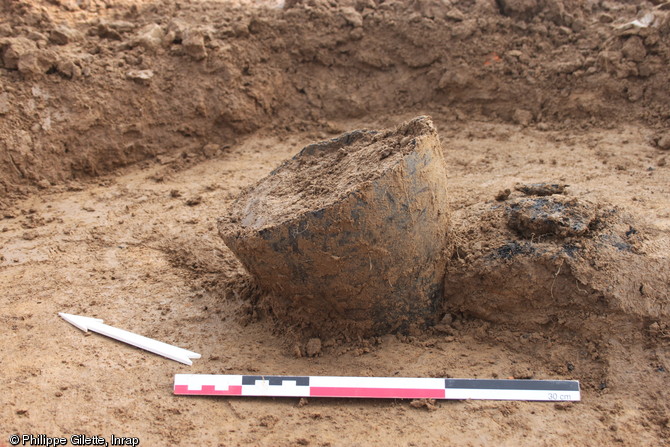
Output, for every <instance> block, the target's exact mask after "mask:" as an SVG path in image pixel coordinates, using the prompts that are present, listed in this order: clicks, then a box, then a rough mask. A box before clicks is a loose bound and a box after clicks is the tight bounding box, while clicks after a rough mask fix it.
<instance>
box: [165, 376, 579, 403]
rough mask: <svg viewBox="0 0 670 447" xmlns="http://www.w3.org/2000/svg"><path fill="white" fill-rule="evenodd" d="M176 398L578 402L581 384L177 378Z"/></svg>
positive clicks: (497, 380)
mask: <svg viewBox="0 0 670 447" xmlns="http://www.w3.org/2000/svg"><path fill="white" fill-rule="evenodd" d="M174 394H179V395H203V396H275V397H277V396H281V397H361V398H387V399H425V398H431V399H487V400H535V401H578V400H580V397H581V396H580V389H579V382H578V381H577V380H513V379H510V380H501V379H439V378H429V377H424V378H420V377H417V378H412V377H345V376H246V375H223V374H176V375H175V377H174Z"/></svg>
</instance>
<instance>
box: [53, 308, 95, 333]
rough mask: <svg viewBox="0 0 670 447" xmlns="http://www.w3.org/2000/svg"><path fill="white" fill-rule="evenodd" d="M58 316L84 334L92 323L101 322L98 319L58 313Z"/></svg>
mask: <svg viewBox="0 0 670 447" xmlns="http://www.w3.org/2000/svg"><path fill="white" fill-rule="evenodd" d="M58 315H60V316H61V318H63V319H64V320H65V321H67V322H68V323H70V324H71V325H73V326H74V327H76V328H78V329H81V330H82V331H84V332H88V327H89V326H90V325H91V324H92V323H102V322H103V320H101V319H99V318H91V317H82V316H81V315H72V314H66V313H65V312H58Z"/></svg>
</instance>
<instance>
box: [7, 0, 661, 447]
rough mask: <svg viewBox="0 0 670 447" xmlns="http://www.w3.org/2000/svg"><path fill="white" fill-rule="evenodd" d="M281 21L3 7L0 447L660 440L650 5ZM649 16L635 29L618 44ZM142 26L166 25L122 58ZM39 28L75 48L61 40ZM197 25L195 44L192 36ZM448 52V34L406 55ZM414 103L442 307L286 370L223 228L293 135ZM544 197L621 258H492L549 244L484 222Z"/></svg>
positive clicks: (301, 345) (228, 13)
mask: <svg viewBox="0 0 670 447" xmlns="http://www.w3.org/2000/svg"><path fill="white" fill-rule="evenodd" d="M294 3H296V2H287V5H285V6H286V9H279V8H277V7H276V5H275V4H274V3H264V4H260V2H259V3H256V4H254V5H248V4H244V3H233V2H200V1H194V2H181V3H179V4H177V3H176V2H130V1H128V2H125V1H124V2H113V1H107V2H104V1H95V0H92V1H89V2H74V1H73V2H68V1H64V0H59V1H53V2H46V1H45V2H34V3H28V2H22V1H4V2H1V3H0V5H2V6H0V8H1V10H2V11H3V14H4V16H0V19H2V20H0V22H1V23H0V25H1V26H2V27H1V28H0V36H3V37H2V38H1V39H2V40H1V41H0V49H1V51H0V53H2V54H3V55H4V57H3V68H0V79H1V80H2V84H1V89H0V113H2V115H1V116H0V133H1V134H2V136H3V140H2V142H0V166H1V167H2V168H1V170H0V191H3V192H4V193H3V195H1V196H0V205H1V206H0V208H1V209H2V216H3V217H2V220H0V305H1V306H2V308H3V310H4V311H3V312H2V315H1V316H0V328H1V329H2V333H3V334H5V335H4V336H3V337H1V338H0V371H1V373H0V377H2V380H3V383H4V384H5V388H4V395H3V398H2V400H1V401H2V404H3V405H2V406H1V407H0V421H1V422H0V435H1V436H2V437H1V438H0V446H4V445H8V443H7V439H8V436H9V435H10V434H12V433H33V434H39V433H44V434H47V435H49V436H67V437H69V436H71V435H74V434H80V433H83V434H87V435H96V434H97V435H101V436H104V437H106V438H109V436H110V435H111V434H115V435H117V436H137V437H139V438H140V440H141V442H142V444H141V445H169V444H174V445H185V446H187V445H205V446H210V445H211V446H218V445H225V446H228V445H296V444H298V445H316V446H326V445H332V446H339V445H455V446H478V445H515V446H516V445H528V446H531V445H532V446H536V445H546V446H549V445H551V446H574V445H594V444H595V445H645V446H647V445H648V446H660V445H665V444H667V443H668V442H670V405H669V403H668V402H670V393H669V392H668V389H667V382H668V379H669V376H668V369H669V368H670V318H669V315H670V297H669V294H670V289H669V288H668V283H669V282H670V276H669V272H668V269H669V268H670V262H669V261H670V260H669V259H668V258H669V256H670V199H668V197H670V195H669V194H670V167H669V166H668V165H667V158H668V152H667V150H665V149H664V147H665V141H664V138H666V135H667V134H666V133H664V132H665V131H664V129H665V128H666V127H667V124H668V117H669V116H670V115H669V114H668V110H669V109H668V104H669V103H668V100H667V94H668V93H667V79H668V75H669V73H670V72H669V71H668V70H667V62H668V50H667V48H668V32H667V26H666V25H667V22H664V21H663V20H665V18H666V16H665V14H666V13H665V11H666V10H667V9H665V8H664V7H663V5H656V6H654V5H653V4H651V3H644V4H639V5H638V4H637V3H635V4H632V3H629V2H623V1H622V2H601V3H597V4H596V3H594V4H593V5H592V6H589V7H588V8H587V7H586V6H580V7H575V3H570V2H567V1H566V2H558V1H555V2H551V1H547V2H533V1H529V2H511V1H507V2H498V3H499V4H501V5H507V7H506V8H502V12H503V13H501V10H500V8H498V7H497V4H496V3H495V2H486V1H484V2H468V1H466V2H453V3H449V4H448V5H447V4H446V3H438V2H418V1H417V2H411V3H410V2H408V3H407V4H405V5H400V6H399V5H398V4H397V3H395V4H394V3H393V2H384V3H386V6H383V4H382V5H380V4H378V3H375V2H349V3H347V2H341V3H339V4H338V3H337V2H334V4H333V5H328V4H326V3H323V2H316V1H314V2H304V3H303V2H297V5H296V4H294ZM654 3H658V2H654ZM524 4H526V5H531V6H528V7H522V6H523V5H524ZM133 5H134V6H133ZM347 5H353V6H352V7H353V9H346V7H347ZM445 5H447V6H445ZM533 5H535V6H533ZM238 6H239V7H240V9H237V7H238ZM268 6H269V8H266V7H268ZM289 7H290V8H289ZM556 8H558V9H556ZM556 11H558V12H556ZM648 11H655V14H656V17H657V20H658V22H657V24H656V25H655V26H653V27H650V28H644V29H641V30H639V29H636V30H634V32H631V31H630V29H628V31H625V33H623V34H622V31H619V30H617V28H616V27H615V26H614V25H620V24H624V23H626V22H627V21H630V20H632V19H634V18H636V17H638V16H639V17H642V16H643V15H644V13H646V12H648ZM174 18H179V20H181V21H182V22H183V23H185V24H186V25H185V28H183V29H181V30H180V29H177V28H176V27H175V25H174V24H173V25H172V28H171V25H170V21H171V20H173V19H174ZM307 19H309V20H307ZM473 21H474V22H473ZM119 22H125V24H124V23H119ZM241 22H243V23H244V26H238V25H239V23H241ZM111 23H114V25H111ZM150 23H156V24H157V25H158V26H159V28H160V31H161V33H162V34H161V36H162V37H160V38H159V39H158V40H154V41H151V39H150V37H147V39H145V40H141V37H142V36H144V34H145V33H146V32H147V31H151V29H145V28H144V27H146V26H147V25H148V24H150ZM60 24H66V25H67V26H68V27H69V28H71V29H76V30H78V31H79V32H80V33H81V34H80V35H71V36H70V37H67V36H66V37H62V36H61V34H58V33H56V32H55V31H54V30H55V29H56V28H57V27H58V26H60ZM410 24H411V26H409V25H410ZM200 25H202V26H205V27H206V25H209V26H211V28H212V30H211V31H209V33H210V34H207V33H208V31H207V30H206V29H201V28H198V30H197V32H193V33H192V36H196V37H192V38H188V39H187V35H188V34H189V32H188V31H185V30H190V29H191V28H197V26H200ZM664 27H665V28H664ZM142 30H143V31H142ZM383 30H386V31H383ZM61 31H62V30H61ZM34 32H38V33H40V34H41V37H40V36H37V35H32V34H31V33H34ZM170 32H174V33H183V34H184V35H177V34H174V35H170V36H167V35H168V34H169V33H170ZM115 33H116V34H115ZM309 33H312V34H310V35H311V36H312V37H313V39H311V40H305V39H304V38H301V36H305V35H307V34H309ZM626 33H628V34H626ZM62 34H68V33H67V32H63V33H62ZM158 34H160V33H158ZM30 36H32V37H30ZM166 36H167V37H166ZM197 36H200V37H197ZM337 36H342V37H341V38H340V39H339V40H338V38H336V37H337ZM19 37H25V39H28V40H29V41H30V42H33V44H32V45H34V47H32V46H31V44H28V43H25V42H22V43H21V42H19V43H17V41H15V40H11V39H17V38H19ZM145 37H146V36H145ZM633 38H634V39H633ZM7 39H10V40H7ZM138 39H139V40H138ZM189 39H191V40H189ZM440 39H444V40H445V41H449V42H453V45H447V47H448V48H447V49H444V50H439V51H438V50H435V51H429V50H426V49H427V48H444V47H445V46H444V45H439V42H440V41H441V40H440ZM631 39H633V41H632V43H628V42H631ZM63 41H64V42H65V44H59V43H58V42H63ZM185 42H187V43H188V42H190V44H189V45H185ZM436 42H437V43H438V44H436ZM638 44H639V45H642V47H641V48H640V46H639V45H638ZM11 48H15V49H16V50H17V51H18V53H20V54H18V60H19V61H20V60H21V57H24V59H23V62H22V63H21V64H17V65H16V66H13V65H12V61H11V59H12V57H13V56H12V57H9V59H8V56H7V54H8V51H9V50H10V49H11ZM202 51H205V56H202ZM436 51H437V53H439V54H437V56H436V55H435V54H436V53H435V52H436ZM440 51H442V52H441V53H440ZM511 51H517V52H518V53H517V52H514V53H510V52H511ZM642 52H643V53H644V55H642V56H641V54H642ZM519 53H521V54H519ZM21 54H23V56H21ZM10 56H11V54H10ZM62 58H66V59H68V60H70V61H71V62H72V64H71V65H68V64H66V63H65V62H64V61H62V60H61V59H62ZM422 58H427V59H425V60H423V59H422ZM591 59H593V60H591ZM40 60H41V61H43V62H40ZM8 61H9V62H8ZM44 61H46V62H44ZM121 61H123V62H121ZM571 64H572V65H571ZM77 67H78V68H77ZM87 69H88V70H87ZM133 70H134V71H141V70H152V72H153V75H152V76H150V79H149V80H147V79H144V77H145V76H148V75H147V73H146V72H145V73H144V74H141V73H140V74H137V73H131V74H130V75H129V74H128V73H129V72H130V71H133ZM645 70H647V71H645ZM86 73H88V74H86ZM343 80H347V82H343ZM640 92H641V93H640ZM664 95H666V96H664ZM420 114H429V115H432V116H433V119H434V122H435V125H436V127H437V129H438V132H439V134H440V139H441V141H442V146H443V151H444V154H445V158H446V161H447V166H448V185H449V202H450V203H449V206H450V208H451V212H452V216H451V220H452V225H453V226H452V228H451V229H450V234H451V235H452V238H453V241H454V242H453V244H452V246H451V247H450V249H451V250H452V256H451V261H450V263H449V265H448V266H447V284H448V283H449V278H452V279H453V278H459V279H460V278H462V281H461V280H458V281H455V283H457V284H458V286H457V287H453V288H452V289H450V290H451V292H447V297H446V298H447V299H445V302H444V306H443V308H442V310H441V311H442V313H443V314H444V316H445V318H444V320H442V322H441V323H440V324H438V325H437V326H435V327H433V328H429V329H426V330H417V331H412V333H410V334H397V335H396V334H390V335H384V336H381V337H374V338H369V339H351V337H348V336H347V334H341V335H340V336H336V337H333V338H332V339H324V340H322V344H323V346H322V348H321V350H320V351H319V352H317V353H316V355H315V356H306V355H305V354H306V349H305V348H306V343H307V341H308V338H307V337H306V336H305V335H304V334H302V333H300V331H299V330H297V329H295V328H292V327H290V326H286V325H283V324H281V323H278V322H277V321H276V319H275V318H274V316H273V315H272V314H271V313H268V311H267V308H266V307H264V306H263V305H262V302H263V299H262V297H260V296H259V292H258V290H257V289H256V288H255V286H254V285H253V282H252V281H251V280H250V279H249V277H248V274H247V273H246V272H245V271H244V270H243V268H242V267H241V265H240V264H239V262H238V261H237V260H236V259H235V258H234V256H233V255H232V253H231V252H230V251H229V250H228V248H227V247H226V246H225V244H224V243H223V241H222V240H221V239H220V237H219V236H218V234H217V228H216V226H217V219H218V218H219V217H220V216H223V215H225V214H226V212H227V211H228V210H229V208H230V205H231V203H232V201H233V200H234V199H235V197H237V195H238V194H239V193H240V192H241V191H242V190H243V189H244V188H246V187H247V186H250V185H252V184H254V183H255V182H256V181H257V180H259V179H261V178H262V177H263V176H265V175H266V174H267V173H269V172H270V171H271V170H272V169H273V168H275V167H276V166H277V165H278V164H279V163H280V162H281V161H282V160H285V159H287V158H288V157H291V156H292V155H294V154H295V153H296V152H297V151H298V150H300V149H301V148H302V147H303V146H305V145H307V144H309V143H313V142H315V141H319V140H323V139H327V138H330V137H332V136H335V135H337V134H339V133H340V132H343V131H345V130H351V129H357V128H383V127H388V126H393V125H396V124H398V123H400V122H402V121H404V120H407V119H410V118H412V117H414V116H416V115H420ZM47 118H48V119H47ZM669 141H670V140H669ZM668 146H669V147H670V143H668ZM666 149H667V148H666ZM538 182H550V183H557V184H567V185H569V186H568V187H567V188H566V191H565V192H566V194H561V195H558V196H560V197H562V196H565V197H567V198H569V199H573V198H574V199H575V200H579V201H580V203H590V204H594V207H596V208H597V209H598V210H610V209H614V210H617V211H616V213H614V214H612V215H614V217H612V219H615V218H616V219H617V220H613V222H614V224H612V227H611V228H612V229H613V230H612V231H613V233H612V234H613V235H619V236H621V237H622V238H623V237H626V236H623V235H622V234H619V233H621V232H625V233H628V232H629V231H630V229H631V228H635V230H636V231H635V233H632V232H631V233H630V234H632V235H633V236H634V238H632V239H630V240H628V239H625V241H624V242H625V243H626V244H627V245H626V246H627V247H628V248H626V250H619V251H608V250H611V248H607V249H605V248H603V250H602V251H601V252H598V250H597V248H598V245H597V244H596V243H595V242H593V244H592V243H591V242H590V241H595V239H594V238H592V237H591V236H588V237H585V238H582V236H574V238H573V239H569V240H563V239H561V240H560V244H561V246H564V243H567V242H571V243H576V244H579V243H581V244H583V246H584V247H586V248H585V249H584V252H583V253H584V254H583V255H581V257H579V256H578V257H577V258H576V259H577V261H571V260H570V258H568V257H565V256H563V255H561V256H562V257H560V256H557V257H538V256H534V255H530V254H528V253H525V252H523V251H519V252H518V253H517V252H516V251H514V250H512V252H511V253H512V254H514V257H511V258H508V257H501V258H500V259H497V258H496V259H494V260H492V261H490V262H489V261H487V260H490V259H492V258H490V257H489V254H490V253H491V252H494V251H495V252H498V253H500V251H499V248H500V247H501V245H502V244H509V243H518V244H519V246H527V245H524V244H529V243H530V244H538V245H536V247H540V246H542V245H541V244H558V242H557V240H558V238H554V239H551V238H549V239H547V240H544V241H542V240H540V241H535V240H531V239H530V238H526V237H525V236H523V235H520V234H517V233H514V230H513V229H510V228H508V224H506V223H505V222H506V221H505V220H504V217H503V215H502V214H496V213H498V210H502V209H504V207H507V206H511V205H510V204H513V203H516V202H514V201H515V200H519V199H520V198H523V197H524V195H523V194H522V193H521V192H519V191H517V190H515V189H514V186H515V185H516V184H518V183H522V184H529V183H538ZM505 189H510V195H509V197H505V196H506V195H505V194H504V190H505ZM501 191H502V192H503V194H502V195H501ZM496 197H498V200H497V199H496ZM552 197H555V196H552ZM561 200H562V199H561ZM619 216H621V217H619ZM607 222H609V221H607ZM619 227H621V228H622V229H620V228H619ZM608 228H609V227H608ZM598 231H600V230H598ZM603 231H604V230H603ZM617 232H619V233H617ZM615 233H616V234H615ZM598 234H599V235H601V234H605V233H604V232H603V233H598ZM608 234H609V233H608ZM629 236H630V235H629ZM578 238H582V239H578ZM566 241H567V242H566ZM587 249H588V250H587ZM593 250H595V252H594V251H593ZM504 253H506V254H507V253H508V252H504ZM582 261H583V262H582ZM588 266H590V267H588ZM568 267H569V268H568ZM587 267H588V268H587ZM589 269H590V270H589ZM496 272H509V274H507V273H505V274H500V273H498V276H496ZM450 275H451V276H450ZM500 289H504V290H502V291H501V290H500ZM580 290H586V293H585V294H584V297H588V298H583V299H581V301H580V299H579V297H580V293H581V292H580ZM492 294H494V295H492ZM491 296H495V297H497V298H496V299H491ZM515 297H517V298H518V300H517V301H515V299H516V298H515ZM524 300H525V301H524ZM591 300H593V301H591ZM63 311H64V312H70V313H74V314H82V315H88V316H95V317H98V318H103V319H105V321H106V322H107V323H108V324H111V325H115V326H118V327H121V328H124V329H128V330H131V331H136V332H138V333H141V334H143V335H146V336H149V337H154V338H157V339H160V340H162V341H165V342H168V343H173V344H176V345H179V346H182V347H185V348H187V349H191V350H194V351H197V352H200V353H202V354H203V358H202V359H200V360H196V361H195V362H194V365H193V366H191V367H187V366H184V365H180V364H178V363H175V362H171V361H169V360H166V359H163V358H161V357H158V356H155V355H152V354H149V353H146V352H143V351H140V350H137V349H134V348H132V347H129V346H126V345H123V344H121V343H117V342H114V341H111V340H109V339H106V338H104V337H101V336H98V335H89V336H87V335H85V334H83V333H81V332H80V331H78V330H77V329H75V328H74V327H72V326H70V325H68V324H67V323H65V322H64V321H62V320H61V319H60V318H59V317H58V316H57V313H58V312H63ZM543 316H545V317H546V318H543ZM312 353H313V352H312ZM187 372H192V373H229V374H236V373H241V374H246V373H265V374H270V373H271V374H289V375H317V374H324V375H363V376H417V377H418V376H430V377H480V378H491V377H499V378H506V377H515V378H538V379H550V378H551V379H578V380H580V381H581V382H582V388H583V393H582V401H581V402H579V403H525V402H513V403H512V402H476V401H463V402H458V401H454V402H438V403H436V404H435V405H432V404H426V405H417V403H415V404H414V405H412V404H411V403H410V402H407V401H375V400H354V399H308V400H301V401H299V400H298V399H269V398H268V399H265V398H200V397H176V396H173V395H172V393H171V391H172V390H171V387H172V380H173V375H174V374H175V373H187Z"/></svg>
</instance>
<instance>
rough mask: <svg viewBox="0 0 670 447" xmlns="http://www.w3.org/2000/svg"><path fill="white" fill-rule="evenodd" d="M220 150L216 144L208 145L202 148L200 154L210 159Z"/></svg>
mask: <svg viewBox="0 0 670 447" xmlns="http://www.w3.org/2000/svg"><path fill="white" fill-rule="evenodd" d="M220 149H221V146H219V145H218V144H213V143H209V144H206V145H204V146H203V147H202V154H203V155H204V156H205V157H207V158H211V157H213V156H215V155H216V154H217V152H219V150H220Z"/></svg>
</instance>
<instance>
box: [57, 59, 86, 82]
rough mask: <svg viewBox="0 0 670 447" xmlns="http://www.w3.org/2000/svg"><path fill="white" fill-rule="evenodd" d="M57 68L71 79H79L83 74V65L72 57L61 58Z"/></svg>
mask: <svg viewBox="0 0 670 447" xmlns="http://www.w3.org/2000/svg"><path fill="white" fill-rule="evenodd" d="M56 70H58V72H59V73H60V74H62V75H63V76H65V77H66V78H69V79H77V78H79V77H80V76H81V73H82V71H81V67H80V66H79V65H77V64H76V63H75V62H74V61H73V60H70V59H61V60H60V61H58V63H57V64H56Z"/></svg>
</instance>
